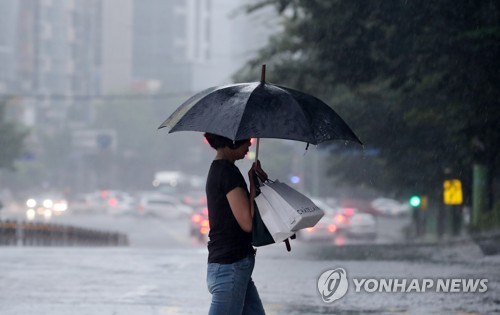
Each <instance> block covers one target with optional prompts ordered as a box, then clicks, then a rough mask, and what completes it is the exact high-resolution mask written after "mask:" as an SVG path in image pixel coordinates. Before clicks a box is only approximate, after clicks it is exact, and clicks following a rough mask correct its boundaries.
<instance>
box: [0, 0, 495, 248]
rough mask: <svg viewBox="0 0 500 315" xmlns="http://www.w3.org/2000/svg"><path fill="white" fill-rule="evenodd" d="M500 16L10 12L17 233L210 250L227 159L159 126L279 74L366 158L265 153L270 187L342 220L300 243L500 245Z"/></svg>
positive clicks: (144, 5) (303, 9)
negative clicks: (48, 228)
mask: <svg viewBox="0 0 500 315" xmlns="http://www.w3.org/2000/svg"><path fill="white" fill-rule="evenodd" d="M118 7H119V8H120V9H119V10H117V8H118ZM348 14H352V17H353V18H352V19H351V20H348V21H347V20H345V19H343V18H342V17H343V16H347V15H348ZM498 17H499V8H498V2H495V1H484V2H481V3H469V2H465V1H459V2H458V3H457V2H454V1H453V2H452V1H443V2H440V3H437V4H436V3H426V4H414V3H408V2H401V3H399V2H398V3H392V2H391V3H377V4H376V3H370V4H366V3H360V2H358V1H338V2H331V1H326V0H325V1H310V2H301V1H278V0H276V1H251V0H238V1H229V0H220V1H211V0H197V1H194V0H190V1H181V0H178V1H163V0H149V1H139V0H106V1H101V0H89V1H85V2H83V1H58V0H37V1H7V0H4V1H0V21H1V22H0V145H1V151H0V201H1V203H2V208H1V209H0V219H1V220H4V221H5V220H24V221H27V222H46V223H64V224H72V225H78V226H84V227H87V228H99V229H107V230H118V231H120V232H124V233H129V234H131V235H133V237H132V238H131V240H130V242H131V244H137V243H141V244H155V241H153V240H154V237H152V238H149V241H146V239H145V238H141V237H143V236H144V234H147V232H148V233H153V231H157V230H156V229H158V230H160V231H162V230H165V228H164V226H165V224H169V226H175V227H176V228H178V231H182V233H181V234H179V235H181V236H182V237H181V238H186V239H189V240H191V239H195V240H200V241H201V242H202V243H203V242H205V241H206V235H207V233H208V221H207V210H206V199H205V195H204V184H205V176H206V173H207V171H208V167H209V164H210V160H211V159H212V158H213V156H214V152H213V150H212V149H211V148H209V146H208V144H207V143H205V142H204V141H203V138H202V135H201V134H199V133H179V134H172V135H167V134H166V133H164V132H162V131H159V130H157V127H158V126H159V125H160V124H161V123H162V122H163V121H164V119H165V118H166V117H167V116H168V115H170V114H171V113H172V112H173V111H174V109H175V108H177V107H178V106H179V105H180V104H181V103H182V102H183V101H184V100H186V99H187V98H188V97H190V96H192V95H193V94H195V93H197V92H199V91H201V90H203V89H205V88H208V87H211V86H216V85H222V84H226V83H231V82H242V81H256V80H258V79H259V71H260V66H261V64H264V63H265V64H267V67H268V71H267V78H268V81H269V82H272V83H276V84H280V85H284V86H289V87H292V88H295V89H298V90H303V91H305V92H308V93H311V94H314V95H317V96H318V97H320V98H321V99H322V100H324V101H325V102H327V103H328V104H331V105H332V107H333V108H334V109H335V110H336V111H337V112H338V113H339V114H340V116H342V117H343V118H345V120H346V122H347V123H348V124H349V125H350V126H352V128H353V130H354V131H355V132H356V134H357V135H358V136H359V137H360V139H361V140H362V141H363V142H364V144H365V145H364V146H363V147H359V146H352V145H351V144H349V143H343V142H336V143H327V144H324V145H320V146H317V147H313V146H311V147H306V145H305V144H301V143H296V142H292V141H285V140H275V139H265V140H263V141H262V142H261V150H260V152H261V153H260V160H261V161H262V164H263V167H264V168H265V169H266V171H267V172H268V173H269V175H270V177H271V178H273V179H279V180H280V181H283V182H286V183H287V184H289V185H291V186H293V187H294V188H296V189H298V190H300V191H302V192H303V193H305V194H307V195H308V196H310V197H311V198H314V200H315V201H316V202H317V204H318V205H320V207H321V208H322V209H323V210H324V211H325V212H326V213H327V215H326V216H325V217H324V219H323V220H322V221H321V222H320V224H318V225H317V226H316V227H315V228H313V229H310V230H304V231H301V232H300V233H299V234H298V235H297V237H298V239H299V240H301V241H304V242H305V241H316V240H326V241H328V242H331V243H332V244H344V243H345V242H349V241H351V242H403V241H415V240H432V241H434V240H439V239H443V238H450V237H462V236H464V235H467V234H468V233H469V232H479V233H481V232H484V231H490V230H495V229H498V227H499V226H500V206H499V205H500V204H499V203H498V198H499V194H498V178H499V176H498V175H499V173H498V172H499V169H500V168H499V167H498V166H499V159H500V154H499V151H498V143H499V142H500V139H499V134H498V130H500V126H499V121H500V111H499V108H500V107H499V106H498V99H500V97H498V89H497V88H496V86H497V85H498V84H497V83H498V81H499V80H498V71H497V70H496V69H498V68H499V67H498V66H497V65H498V58H497V57H496V56H497V55H498V50H499V48H498V34H499V32H500V31H499V25H498V21H499V20H500V19H499V18H498ZM422 20H423V21H426V22H425V23H422V22H421V21H422ZM426 25H427V26H426ZM409 39H411V40H410V41H409ZM417 48H421V49H417ZM451 78H453V79H451ZM253 157H254V156H253V151H251V152H250V153H249V156H248V157H247V159H245V160H244V161H241V162H240V163H239V164H238V166H239V167H240V168H241V170H242V172H243V173H246V170H247V169H249V168H250V165H251V160H252V158H253ZM162 226H163V228H162ZM174 230H175V229H174ZM175 231H177V230H175ZM154 233H156V232H154ZM154 233H153V235H154V236H155V237H159V238H164V237H165V236H164V235H163V234H161V235H160V234H154ZM183 233H185V234H183ZM172 237H173V238H175V237H174V236H172ZM148 242H150V243H148Z"/></svg>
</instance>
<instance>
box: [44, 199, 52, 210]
mask: <svg viewBox="0 0 500 315" xmlns="http://www.w3.org/2000/svg"><path fill="white" fill-rule="evenodd" d="M53 205H54V202H52V200H51V199H45V200H44V201H43V206H44V207H45V208H52V206H53Z"/></svg>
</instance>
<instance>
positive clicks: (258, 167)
mask: <svg viewBox="0 0 500 315" xmlns="http://www.w3.org/2000/svg"><path fill="white" fill-rule="evenodd" d="M253 174H257V176H259V178H260V179H261V180H263V181H265V180H267V179H268V176H267V174H266V172H264V170H263V169H262V167H261V165H260V161H259V160H257V163H255V162H253V164H252V167H251V168H250V170H249V171H248V177H249V179H250V181H252V180H253Z"/></svg>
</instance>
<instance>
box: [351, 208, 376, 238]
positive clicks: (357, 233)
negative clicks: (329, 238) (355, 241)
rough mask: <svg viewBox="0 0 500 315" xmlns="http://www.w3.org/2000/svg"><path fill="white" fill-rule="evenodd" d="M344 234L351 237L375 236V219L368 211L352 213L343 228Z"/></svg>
mask: <svg viewBox="0 0 500 315" xmlns="http://www.w3.org/2000/svg"><path fill="white" fill-rule="evenodd" d="M345 235H346V236H347V237H352V238H370V239H376V238H377V220H376V219H375V217H374V216H373V215H372V214H370V213H361V212H358V213H355V214H353V215H352V216H351V217H350V219H349V222H348V224H347V225H346V228H345Z"/></svg>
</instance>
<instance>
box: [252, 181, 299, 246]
mask: <svg viewBox="0 0 500 315" xmlns="http://www.w3.org/2000/svg"><path fill="white" fill-rule="evenodd" d="M261 188H262V187H261ZM255 203H256V204H257V207H258V209H259V210H258V211H259V213H260V217H261V218H262V221H263V222H264V224H265V226H266V227H267V230H268V231H269V233H270V234H271V236H272V237H273V240H274V242H275V243H279V242H282V241H284V240H286V239H287V238H289V237H290V236H292V235H293V234H295V233H294V232H291V231H290V229H289V228H288V226H287V224H285V221H283V220H282V219H281V218H280V216H279V214H278V212H277V211H275V210H274V209H273V207H272V206H271V204H270V203H269V202H268V201H267V199H266V196H265V194H264V193H262V191H261V194H260V195H258V196H257V197H256V198H255Z"/></svg>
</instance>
